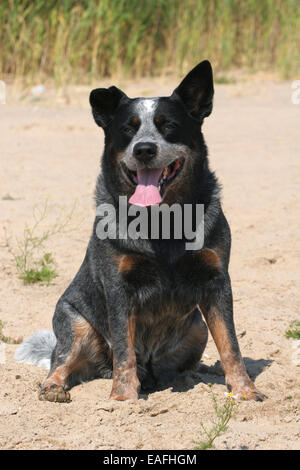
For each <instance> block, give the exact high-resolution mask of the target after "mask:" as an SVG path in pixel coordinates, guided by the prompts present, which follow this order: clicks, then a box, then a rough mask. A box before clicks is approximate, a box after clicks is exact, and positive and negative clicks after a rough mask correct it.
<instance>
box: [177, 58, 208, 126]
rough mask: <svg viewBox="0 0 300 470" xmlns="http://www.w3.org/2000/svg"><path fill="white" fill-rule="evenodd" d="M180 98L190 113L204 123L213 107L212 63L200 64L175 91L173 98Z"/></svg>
mask: <svg viewBox="0 0 300 470" xmlns="http://www.w3.org/2000/svg"><path fill="white" fill-rule="evenodd" d="M174 95H175V97H176V96H179V97H180V99H181V101H182V102H183V104H184V106H185V108H186V110H187V111H188V113H189V114H190V115H191V116H193V118H195V119H197V120H200V121H202V119H203V118H205V117H206V116H209V115H210V113H211V111H212V107H213V96H214V84H213V72H212V67H211V65H210V62H209V61H208V60H204V61H203V62H200V64H198V65H197V66H196V67H195V68H193V70H191V72H190V73H189V74H188V75H187V76H186V77H185V78H184V79H183V80H182V82H181V83H180V85H179V86H178V87H177V88H176V89H175V90H174V92H173V95H172V97H174Z"/></svg>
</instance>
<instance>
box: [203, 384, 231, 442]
mask: <svg viewBox="0 0 300 470" xmlns="http://www.w3.org/2000/svg"><path fill="white" fill-rule="evenodd" d="M209 387H210V393H211V398H212V401H213V407H214V410H215V414H216V419H215V420H214V421H213V422H212V425H211V427H210V428H209V429H207V428H206V427H205V426H204V424H203V423H202V422H201V423H200V425H201V428H202V429H203V431H204V434H205V436H206V439H205V440H203V441H200V442H199V443H197V447H195V450H207V449H213V448H214V441H215V439H216V438H217V437H219V436H220V435H221V434H223V433H224V432H225V431H227V428H228V423H229V421H230V419H231V418H232V416H233V415H234V414H235V412H236V408H237V406H238V405H237V404H236V401H235V397H234V396H233V394H232V393H227V395H226V399H225V403H224V404H222V405H219V403H218V402H217V398H216V396H215V394H214V393H213V391H212V388H211V387H212V386H211V384H209Z"/></svg>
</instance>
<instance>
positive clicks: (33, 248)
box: [4, 200, 75, 284]
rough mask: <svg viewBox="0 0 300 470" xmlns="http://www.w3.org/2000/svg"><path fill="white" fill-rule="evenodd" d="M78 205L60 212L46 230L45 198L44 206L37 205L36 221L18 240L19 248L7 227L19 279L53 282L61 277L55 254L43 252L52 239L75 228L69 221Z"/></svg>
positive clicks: (46, 205)
mask: <svg viewBox="0 0 300 470" xmlns="http://www.w3.org/2000/svg"><path fill="white" fill-rule="evenodd" d="M74 208H75V205H74V206H73V208H72V210H71V211H70V212H69V213H68V214H65V213H62V214H60V216H58V218H57V220H56V222H55V223H54V224H53V225H52V226H51V227H50V228H47V229H42V226H43V225H44V223H45V220H46V218H47V215H48V201H47V200H46V201H45V204H44V206H43V207H42V208H40V207H37V206H36V207H35V208H34V210H33V218H34V223H33V225H32V226H30V227H29V226H26V227H25V229H24V232H23V238H22V239H17V240H16V244H17V248H16V249H14V248H13V247H12V245H11V242H10V238H9V237H8V235H7V231H6V228H4V232H5V236H6V246H7V247H8V249H9V251H10V252H11V253H12V255H13V257H14V260H15V263H16V268H17V271H18V274H19V278H20V279H22V280H23V282H24V284H34V283H37V282H43V283H47V284H49V283H50V282H51V280H52V279H54V278H55V277H57V276H58V274H57V272H56V271H55V262H54V259H53V256H52V254H51V253H41V252H42V250H43V248H44V245H45V243H46V242H47V241H48V240H49V238H52V237H53V236H54V235H57V234H59V233H65V232H69V231H70V230H71V229H70V228H69V224H70V221H71V218H72V216H73V212H74Z"/></svg>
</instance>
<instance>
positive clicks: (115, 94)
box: [90, 86, 127, 128]
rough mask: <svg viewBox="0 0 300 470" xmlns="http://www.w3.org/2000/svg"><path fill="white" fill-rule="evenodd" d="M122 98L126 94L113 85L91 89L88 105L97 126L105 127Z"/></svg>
mask: <svg viewBox="0 0 300 470" xmlns="http://www.w3.org/2000/svg"><path fill="white" fill-rule="evenodd" d="M122 98H127V96H126V95H125V93H123V91H121V90H119V88H117V87H115V86H111V87H109V88H96V89H95V90H92V91H91V94H90V105H91V107H92V112H93V116H94V119H95V121H96V123H97V124H98V126H100V127H103V128H105V127H106V126H107V125H108V124H109V122H110V121H111V120H112V119H113V117H114V115H115V113H116V110H117V107H118V106H119V104H120V101H121V99H122Z"/></svg>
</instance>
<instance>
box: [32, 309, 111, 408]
mask: <svg viewBox="0 0 300 470" xmlns="http://www.w3.org/2000/svg"><path fill="white" fill-rule="evenodd" d="M55 320H56V321H55ZM53 327H54V331H55V333H56V336H57V344H56V347H55V349H54V351H53V353H52V358H51V370H50V372H49V375H48V377H47V379H46V380H45V382H44V383H43V385H42V387H41V390H40V393H39V399H40V400H48V401H55V402H69V401H70V393H69V392H68V391H67V390H68V389H69V387H70V385H71V383H72V382H73V381H74V377H77V379H78V380H77V381H78V382H80V381H81V380H87V379H88V378H89V377H88V376H89V373H90V372H91V371H93V372H94V375H95V371H96V370H97V369H98V371H99V369H100V370H101V366H102V369H103V370H104V369H105V367H106V369H108V370H109V352H108V349H109V347H108V345H107V344H106V342H105V340H104V338H102V336H101V335H100V334H99V333H98V332H97V331H96V330H95V329H94V328H93V327H92V326H91V325H90V324H89V323H88V322H87V321H86V320H85V319H84V318H83V317H82V316H80V315H74V316H73V315H71V316H70V315H68V313H65V314H64V315H62V314H61V312H59V313H58V314H56V317H54V322H53ZM90 378H91V377H90Z"/></svg>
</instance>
